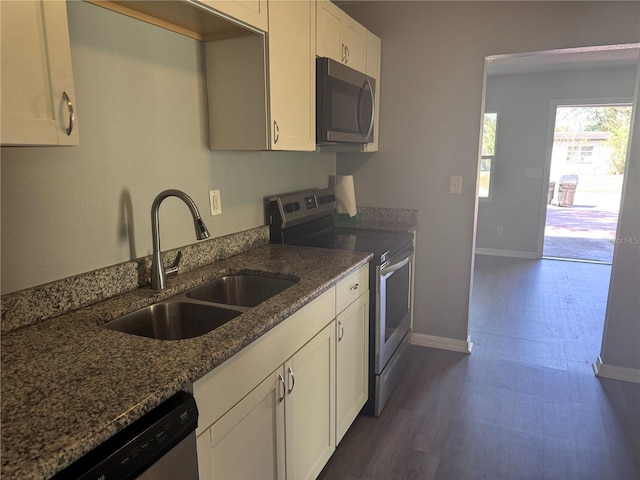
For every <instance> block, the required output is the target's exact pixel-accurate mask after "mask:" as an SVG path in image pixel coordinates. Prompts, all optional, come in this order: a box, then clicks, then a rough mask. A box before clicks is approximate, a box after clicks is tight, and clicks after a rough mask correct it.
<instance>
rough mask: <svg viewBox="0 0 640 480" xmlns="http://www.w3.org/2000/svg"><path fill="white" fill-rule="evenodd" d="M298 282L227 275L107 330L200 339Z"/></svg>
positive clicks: (116, 321) (112, 324) (138, 312)
mask: <svg viewBox="0 0 640 480" xmlns="http://www.w3.org/2000/svg"><path fill="white" fill-rule="evenodd" d="M296 282H297V280H289V279H283V278H275V277H269V276H262V275H253V274H247V275H244V274H240V275H227V276H224V277H220V278H217V279H215V280H211V281H209V282H207V283H204V284H202V285H200V286H198V287H195V288H192V289H191V290H187V291H186V292H184V293H182V294H180V295H177V296H175V297H172V298H170V299H168V300H165V301H162V302H159V303H155V304H153V305H149V306H148V307H144V308H141V309H140V310H136V311H135V312H132V313H129V314H127V315H123V316H122V317H118V318H116V319H114V320H111V321H110V322H108V323H106V324H105V325H104V328H107V329H110V330H116V331H119V332H124V333H129V334H132V335H139V336H143V337H149V338H155V339H158V340H182V339H186V338H193V337H198V336H200V335H204V334H205V333H207V332H210V331H212V330H214V329H216V328H218V327H220V326H222V325H224V324H225V323H227V322H228V321H230V320H233V319H234V318H236V317H237V316H239V315H241V314H242V313H244V312H246V311H247V310H249V309H250V308H253V307H255V306H256V305H258V304H260V303H262V302H264V301H265V300H268V299H269V298H271V297H273V296H275V295H277V294H278V293H280V292H282V291H283V290H286V289H287V288H289V287H290V286H292V285H293V284H295V283H296Z"/></svg>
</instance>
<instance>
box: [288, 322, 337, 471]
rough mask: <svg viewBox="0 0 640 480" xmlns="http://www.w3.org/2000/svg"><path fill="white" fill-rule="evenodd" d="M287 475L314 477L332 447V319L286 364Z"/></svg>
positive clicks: (333, 330) (333, 448) (333, 365)
mask: <svg viewBox="0 0 640 480" xmlns="http://www.w3.org/2000/svg"><path fill="white" fill-rule="evenodd" d="M285 376H286V377H285V380H286V384H287V397H286V406H285V408H286V442H287V478H289V479H295V480H303V479H313V478H316V477H317V476H318V475H319V474H320V472H321V470H322V468H323V467H324V465H325V464H326V463H327V461H328V460H329V458H330V457H331V455H332V454H333V451H334V450H335V322H331V323H330V324H329V325H328V326H327V327H325V328H324V329H323V330H322V331H321V332H320V333H319V334H318V335H316V336H315V337H314V338H313V339H312V340H311V341H310V342H309V343H307V344H306V345H305V346H304V347H302V349H300V350H299V351H298V352H297V353H296V354H295V355H294V356H293V357H292V359H291V360H290V361H289V362H287V363H286V364H285Z"/></svg>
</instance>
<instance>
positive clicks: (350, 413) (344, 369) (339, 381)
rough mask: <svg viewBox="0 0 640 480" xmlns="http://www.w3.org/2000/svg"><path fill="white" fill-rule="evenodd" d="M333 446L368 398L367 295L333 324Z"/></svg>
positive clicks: (366, 293)
mask: <svg viewBox="0 0 640 480" xmlns="http://www.w3.org/2000/svg"><path fill="white" fill-rule="evenodd" d="M336 330H337V333H336V337H337V348H336V352H337V360H336V445H337V444H338V443H339V442H340V440H342V437H343V436H344V434H345V433H346V432H347V430H348V429H349V427H350V426H351V424H352V423H353V421H354V420H355V419H356V417H357V416H358V413H360V410H361V409H362V407H363V406H364V404H365V403H366V402H367V398H368V395H369V377H368V372H369V368H368V362H369V291H368V290H366V291H365V293H363V294H362V295H360V297H359V298H358V299H357V300H356V301H355V302H353V303H352V304H351V305H349V306H348V307H347V308H346V309H345V310H344V311H343V312H342V313H341V314H340V315H338V318H337V322H336Z"/></svg>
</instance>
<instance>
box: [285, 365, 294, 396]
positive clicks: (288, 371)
mask: <svg viewBox="0 0 640 480" xmlns="http://www.w3.org/2000/svg"><path fill="white" fill-rule="evenodd" d="M287 373H288V377H289V378H290V379H291V384H290V385H289V389H288V390H287V393H291V392H293V387H295V386H296V377H295V376H294V375H293V370H291V367H287Z"/></svg>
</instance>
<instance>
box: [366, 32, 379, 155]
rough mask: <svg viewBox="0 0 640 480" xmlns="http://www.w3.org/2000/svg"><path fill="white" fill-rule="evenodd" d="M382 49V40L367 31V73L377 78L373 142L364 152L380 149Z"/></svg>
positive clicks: (368, 144)
mask: <svg viewBox="0 0 640 480" xmlns="http://www.w3.org/2000/svg"><path fill="white" fill-rule="evenodd" d="M381 51H382V41H381V40H380V38H379V37H376V36H375V35H374V34H373V33H371V32H369V31H367V59H366V62H365V73H366V74H367V75H368V76H370V77H372V78H375V80H376V92H375V101H374V115H373V121H374V124H373V143H367V144H366V145H364V146H363V147H362V151H364V152H377V151H378V137H379V132H380V60H381V58H382V57H381Z"/></svg>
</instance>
